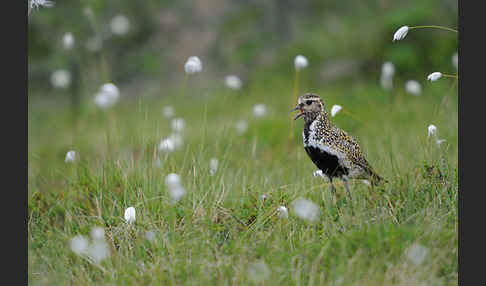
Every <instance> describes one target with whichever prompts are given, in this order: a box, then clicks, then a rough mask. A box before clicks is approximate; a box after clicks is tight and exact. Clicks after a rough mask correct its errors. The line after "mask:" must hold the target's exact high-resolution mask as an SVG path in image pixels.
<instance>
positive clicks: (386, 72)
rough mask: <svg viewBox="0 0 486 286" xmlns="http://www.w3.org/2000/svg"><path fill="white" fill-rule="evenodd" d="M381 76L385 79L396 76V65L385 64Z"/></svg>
mask: <svg viewBox="0 0 486 286" xmlns="http://www.w3.org/2000/svg"><path fill="white" fill-rule="evenodd" d="M381 74H382V75H383V76H385V77H393V76H394V75H395V65H393V63H392V62H384V63H383V65H382V66H381Z"/></svg>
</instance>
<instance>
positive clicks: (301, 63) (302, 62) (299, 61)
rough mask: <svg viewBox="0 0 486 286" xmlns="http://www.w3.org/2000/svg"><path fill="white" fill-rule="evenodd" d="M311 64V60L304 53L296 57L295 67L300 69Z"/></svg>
mask: <svg viewBox="0 0 486 286" xmlns="http://www.w3.org/2000/svg"><path fill="white" fill-rule="evenodd" d="M308 65H309V61H308V60H307V58H306V57H304V56H303V55H297V56H296V57H295V59H294V66H295V69H296V70H298V71H300V70H302V69H305V68H306V67H307V66H308Z"/></svg>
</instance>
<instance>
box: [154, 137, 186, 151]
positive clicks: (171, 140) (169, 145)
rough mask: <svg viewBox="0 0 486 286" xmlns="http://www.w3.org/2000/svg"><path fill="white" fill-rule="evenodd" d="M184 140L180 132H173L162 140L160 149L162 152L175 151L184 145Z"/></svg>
mask: <svg viewBox="0 0 486 286" xmlns="http://www.w3.org/2000/svg"><path fill="white" fill-rule="evenodd" d="M183 144H184V140H183V139H182V135H181V134H179V133H172V134H170V135H169V137H167V138H165V139H162V140H160V143H159V146H158V150H159V151H162V152H173V151H175V150H177V149H179V148H181V147H182V145H183Z"/></svg>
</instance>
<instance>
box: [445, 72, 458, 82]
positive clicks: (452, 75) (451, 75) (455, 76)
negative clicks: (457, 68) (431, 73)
mask: <svg viewBox="0 0 486 286" xmlns="http://www.w3.org/2000/svg"><path fill="white" fill-rule="evenodd" d="M442 76H443V77H449V78H455V79H456V80H457V79H458V76H457V74H445V73H443V74H442Z"/></svg>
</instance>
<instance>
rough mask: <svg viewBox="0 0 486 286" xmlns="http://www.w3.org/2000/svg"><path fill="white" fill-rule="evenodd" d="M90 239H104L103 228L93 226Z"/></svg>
mask: <svg viewBox="0 0 486 286" xmlns="http://www.w3.org/2000/svg"><path fill="white" fill-rule="evenodd" d="M90 234H91V239H93V241H95V240H104V239H105V230H104V229H103V228H102V227H99V226H95V227H93V228H92V229H91V233H90Z"/></svg>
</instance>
